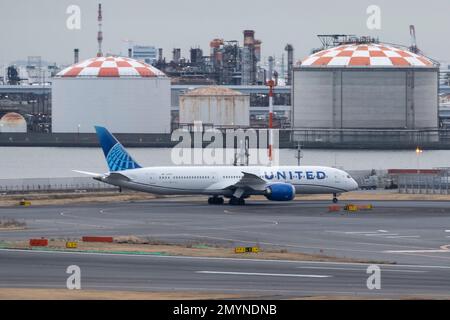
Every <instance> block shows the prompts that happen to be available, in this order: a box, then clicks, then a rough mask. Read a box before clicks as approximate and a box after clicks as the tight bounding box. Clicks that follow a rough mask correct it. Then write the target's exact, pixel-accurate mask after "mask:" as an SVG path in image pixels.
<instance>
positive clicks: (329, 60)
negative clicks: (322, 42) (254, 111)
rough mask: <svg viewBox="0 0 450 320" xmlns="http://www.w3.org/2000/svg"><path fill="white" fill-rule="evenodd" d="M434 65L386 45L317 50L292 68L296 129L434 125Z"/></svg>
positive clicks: (436, 101)
mask: <svg viewBox="0 0 450 320" xmlns="http://www.w3.org/2000/svg"><path fill="white" fill-rule="evenodd" d="M437 90H438V66H436V65H435V64H434V63H433V62H432V61H431V60H430V59H428V58H426V57H424V56H422V55H418V54H414V53H412V52H409V51H406V50H404V49H400V48H397V47H393V46H388V45H384V44H376V43H371V44H348V45H342V46H338V47H335V48H330V49H327V50H323V51H320V52H317V53H315V54H313V55H311V56H309V57H308V58H307V59H305V60H303V61H302V62H301V64H300V65H299V66H297V67H296V68H294V79H293V89H292V95H293V97H292V98H293V119H292V122H293V127H294V128H380V129H382V128H390V129H417V128H436V127H437V126H438V97H437Z"/></svg>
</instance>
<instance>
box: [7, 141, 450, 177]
mask: <svg viewBox="0 0 450 320" xmlns="http://www.w3.org/2000/svg"><path fill="white" fill-rule="evenodd" d="M0 152H1V155H2V156H1V157H0V179H22V178H49V177H55V178H57V177H79V176H82V175H80V174H78V173H75V172H72V171H71V170H83V171H91V172H97V173H103V172H107V171H108V169H107V167H106V163H105V160H104V156H103V153H102V151H101V149H100V148H51V147H0ZM129 152H130V153H131V154H132V155H133V157H134V158H135V159H136V161H138V162H139V163H140V164H141V165H143V166H167V165H173V163H172V162H171V149H170V148H129ZM296 153H297V151H296V150H287V149H282V150H280V164H281V165H296V164H297V159H296V158H295V155H296ZM301 163H302V164H303V165H324V166H335V167H339V168H343V169H344V170H348V171H353V170H371V169H375V170H386V169H392V168H396V169H408V168H409V169H411V168H414V169H415V168H420V169H426V168H434V167H450V150H432V151H424V152H423V153H421V154H420V155H417V154H416V152H415V150H411V151H405V150H400V151H393V150H376V151H366V150H356V151H352V150H304V151H303V159H302V160H301Z"/></svg>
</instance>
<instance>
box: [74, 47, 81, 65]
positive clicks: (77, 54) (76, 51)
mask: <svg viewBox="0 0 450 320" xmlns="http://www.w3.org/2000/svg"><path fill="white" fill-rule="evenodd" d="M78 61H80V49H78V48H75V49H73V63H74V64H75V63H78Z"/></svg>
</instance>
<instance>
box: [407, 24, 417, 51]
mask: <svg viewBox="0 0 450 320" xmlns="http://www.w3.org/2000/svg"><path fill="white" fill-rule="evenodd" d="M409 34H410V35H411V47H409V51H411V52H413V53H418V52H419V49H418V48H417V42H416V28H415V27H414V26H413V25H410V26H409Z"/></svg>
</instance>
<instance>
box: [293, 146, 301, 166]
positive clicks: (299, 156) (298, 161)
mask: <svg viewBox="0 0 450 320" xmlns="http://www.w3.org/2000/svg"><path fill="white" fill-rule="evenodd" d="M302 148H303V146H302V145H301V144H300V142H299V143H298V144H297V155H296V156H295V157H296V158H297V165H298V166H300V159H302V158H303V152H302Z"/></svg>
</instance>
